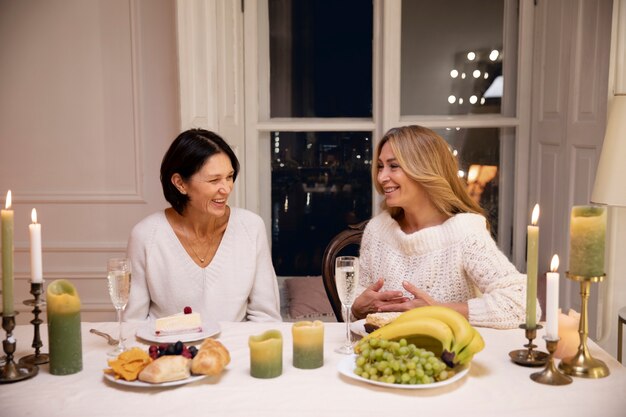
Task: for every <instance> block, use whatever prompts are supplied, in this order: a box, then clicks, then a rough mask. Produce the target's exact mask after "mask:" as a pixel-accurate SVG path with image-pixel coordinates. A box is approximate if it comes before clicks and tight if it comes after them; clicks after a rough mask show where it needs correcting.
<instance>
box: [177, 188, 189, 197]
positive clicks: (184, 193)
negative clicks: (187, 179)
mask: <svg viewBox="0 0 626 417" xmlns="http://www.w3.org/2000/svg"><path fill="white" fill-rule="evenodd" d="M178 191H180V193H181V194H182V195H187V193H186V192H185V190H183V189H182V188H179V189H178Z"/></svg>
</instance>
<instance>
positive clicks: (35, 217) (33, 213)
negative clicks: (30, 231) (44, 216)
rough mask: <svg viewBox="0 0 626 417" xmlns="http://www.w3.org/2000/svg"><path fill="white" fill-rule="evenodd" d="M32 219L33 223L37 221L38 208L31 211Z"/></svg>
mask: <svg viewBox="0 0 626 417" xmlns="http://www.w3.org/2000/svg"><path fill="white" fill-rule="evenodd" d="M30 219H31V220H32V221H33V223H37V209H33V211H31V212H30Z"/></svg>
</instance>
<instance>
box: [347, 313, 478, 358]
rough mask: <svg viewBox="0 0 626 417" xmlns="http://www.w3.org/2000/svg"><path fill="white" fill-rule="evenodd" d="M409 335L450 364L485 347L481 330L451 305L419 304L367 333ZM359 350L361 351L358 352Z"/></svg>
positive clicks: (410, 339) (381, 336)
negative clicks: (420, 305)
mask: <svg viewBox="0 0 626 417" xmlns="http://www.w3.org/2000/svg"><path fill="white" fill-rule="evenodd" d="M369 338H379V339H387V340H399V339H406V340H407V342H409V343H413V344H415V346H417V347H421V348H425V349H427V350H430V351H432V352H434V353H435V354H436V355H438V356H440V357H441V359H442V360H443V361H444V362H445V363H446V364H447V365H448V366H450V367H454V366H456V365H465V364H467V363H469V362H470V361H471V360H472V358H473V357H474V354H476V353H478V352H480V351H481V350H482V349H483V348H484V347H485V342H484V340H483V338H482V336H481V335H480V333H479V332H478V331H477V330H476V329H474V327H472V325H471V324H470V323H469V322H468V321H467V319H466V318H465V317H463V315H462V314H460V313H459V312H457V311H455V310H452V309H451V308H448V307H442V306H427V307H418V308H414V309H413V310H409V311H407V312H404V313H402V314H401V315H400V316H398V318H396V319H395V320H394V321H392V322H391V323H389V324H388V325H386V326H383V327H381V328H379V329H377V330H375V331H373V332H372V333H370V334H369V335H367V336H366V337H365V339H369ZM357 353H358V352H357Z"/></svg>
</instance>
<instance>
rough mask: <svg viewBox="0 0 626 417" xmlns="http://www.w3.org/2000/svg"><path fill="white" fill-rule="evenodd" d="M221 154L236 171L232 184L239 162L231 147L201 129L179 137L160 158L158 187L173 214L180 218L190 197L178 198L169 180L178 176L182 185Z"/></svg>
mask: <svg viewBox="0 0 626 417" xmlns="http://www.w3.org/2000/svg"><path fill="white" fill-rule="evenodd" d="M218 153H224V154H226V155H227V156H228V158H229V159H230V163H231V164H232V166H233V170H234V171H235V172H234V174H233V182H234V181H235V180H236V179H237V173H238V172H239V161H238V160H237V156H235V153H234V152H233V150H232V149H231V147H230V146H228V144H227V143H226V141H225V140H224V139H222V138H221V137H220V136H219V135H217V134H215V133H213V132H210V131H208V130H203V129H189V130H186V131H184V132H183V133H181V134H180V135H178V137H177V138H176V139H174V142H172V144H171V145H170V147H169V149H168V150H167V152H165V155H164V156H163V161H162V162H161V185H162V186H163V195H164V196H165V199H166V200H167V201H168V202H169V203H170V204H171V205H172V207H173V208H174V210H176V211H177V212H178V213H179V214H182V212H183V210H184V209H185V207H186V206H187V203H188V202H189V196H187V195H184V194H181V192H180V191H178V189H177V188H176V187H175V186H174V184H172V176H173V175H174V174H179V175H180V176H181V177H182V179H183V180H184V181H188V180H189V178H190V177H191V176H192V175H194V174H195V173H196V172H198V171H200V169H201V168H202V167H203V166H204V164H205V163H206V161H207V160H208V159H209V158H210V157H212V156H213V155H215V154H218Z"/></svg>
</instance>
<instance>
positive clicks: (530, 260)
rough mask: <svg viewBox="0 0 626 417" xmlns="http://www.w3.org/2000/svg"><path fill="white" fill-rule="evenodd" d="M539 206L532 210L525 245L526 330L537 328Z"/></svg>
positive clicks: (536, 205)
mask: <svg viewBox="0 0 626 417" xmlns="http://www.w3.org/2000/svg"><path fill="white" fill-rule="evenodd" d="M538 220H539V204H535V208H534V209H533V213H532V218H531V224H530V225H529V226H528V230H527V233H528V234H527V243H526V328H528V329H534V328H535V327H537V262H538V258H539V226H537V221H538Z"/></svg>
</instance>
